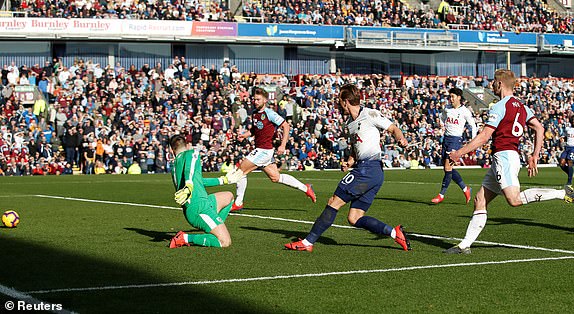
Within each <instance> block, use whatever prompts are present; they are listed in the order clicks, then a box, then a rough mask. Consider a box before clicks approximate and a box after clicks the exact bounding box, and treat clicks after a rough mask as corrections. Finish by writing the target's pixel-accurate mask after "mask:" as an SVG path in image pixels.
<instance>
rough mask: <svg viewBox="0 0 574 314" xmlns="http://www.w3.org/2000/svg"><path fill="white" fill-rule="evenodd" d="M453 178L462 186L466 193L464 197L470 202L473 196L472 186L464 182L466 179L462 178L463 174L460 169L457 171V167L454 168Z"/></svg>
mask: <svg viewBox="0 0 574 314" xmlns="http://www.w3.org/2000/svg"><path fill="white" fill-rule="evenodd" d="M452 180H453V181H454V183H456V184H457V185H458V186H459V187H460V189H461V190H462V192H463V193H464V198H465V200H466V203H467V204H468V203H469V202H470V199H471V197H472V190H471V188H470V186H468V185H466V183H464V181H463V180H462V176H461V175H460V173H459V172H458V171H456V169H452Z"/></svg>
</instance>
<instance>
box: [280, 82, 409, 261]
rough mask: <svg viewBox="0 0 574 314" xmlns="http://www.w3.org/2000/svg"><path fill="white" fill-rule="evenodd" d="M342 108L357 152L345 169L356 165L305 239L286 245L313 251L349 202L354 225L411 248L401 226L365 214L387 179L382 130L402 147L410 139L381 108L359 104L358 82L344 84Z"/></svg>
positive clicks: (343, 167) (345, 165)
mask: <svg viewBox="0 0 574 314" xmlns="http://www.w3.org/2000/svg"><path fill="white" fill-rule="evenodd" d="M339 110H340V111H341V112H342V113H343V114H344V115H348V116H350V118H349V120H348V121H347V129H348V131H349V134H350V135H351V141H350V142H351V144H352V145H351V147H352V149H353V156H354V157H353V156H351V157H349V158H348V159H347V161H346V162H343V164H342V170H343V171H347V169H348V168H349V167H352V166H353V165H354V166H355V168H354V169H353V170H351V172H349V173H347V175H345V176H344V177H343V179H341V181H340V182H339V185H338V186H337V189H336V190H335V193H334V194H333V196H332V197H331V198H330V199H329V200H328V201H327V206H326V207H325V209H324V210H323V213H321V215H320V216H319V218H317V220H315V223H314V224H313V227H312V228H311V232H310V233H309V235H307V237H306V238H305V239H303V240H299V241H296V242H292V243H287V244H285V248H286V249H289V250H296V251H309V252H311V251H313V244H314V243H315V242H316V241H317V240H318V239H319V237H320V236H321V235H322V234H323V232H325V231H326V230H327V229H328V228H329V227H330V226H331V225H332V224H333V221H335V217H336V216H337V213H338V212H339V209H340V208H341V207H343V206H344V205H345V204H347V203H349V202H350V203H351V208H350V210H349V215H348V216H347V220H348V221H349V223H350V224H351V225H353V226H355V227H357V228H363V229H367V230H369V231H371V232H373V233H376V234H384V235H387V236H390V237H392V238H393V239H395V241H396V242H397V243H398V244H400V245H401V247H402V248H403V250H405V251H407V250H409V249H410V243H409V240H408V239H407V237H406V234H405V233H404V231H403V228H402V226H400V225H398V226H396V227H394V228H393V227H391V226H389V225H387V224H385V223H384V222H382V221H380V220H378V219H376V218H374V217H371V216H366V215H365V213H366V212H367V210H368V209H369V207H370V206H371V204H372V203H373V200H374V199H375V196H376V195H377V192H378V191H379V189H380V188H381V185H382V184H383V181H384V173H383V165H382V162H381V146H380V145H379V141H380V131H379V130H387V132H389V133H390V134H392V135H393V137H394V138H395V139H396V140H397V142H398V143H399V144H400V145H401V146H403V147H404V146H407V144H408V143H407V140H406V139H405V137H404V135H403V132H401V130H400V129H399V128H398V127H397V126H395V125H394V124H392V123H391V121H389V119H387V118H385V117H384V116H383V115H382V114H381V112H379V111H378V110H374V109H369V108H365V107H362V106H360V92H359V89H358V88H357V87H356V86H355V85H351V84H347V85H344V86H343V87H342V88H341V92H340V94H339Z"/></svg>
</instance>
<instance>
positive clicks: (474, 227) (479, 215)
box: [458, 209, 487, 249]
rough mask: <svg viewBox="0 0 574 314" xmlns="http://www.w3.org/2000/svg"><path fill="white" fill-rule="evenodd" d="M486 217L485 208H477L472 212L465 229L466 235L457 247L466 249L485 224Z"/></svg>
mask: <svg viewBox="0 0 574 314" xmlns="http://www.w3.org/2000/svg"><path fill="white" fill-rule="evenodd" d="M486 218H487V217H486V209H479V210H477V211H475V212H474V213H473V215H472V219H471V220H470V222H469V223H468V228H467V229H466V235H465V236H464V239H463V240H462V242H460V244H459V245H458V247H460V248H461V249H466V248H467V247H470V246H471V245H472V243H473V242H474V241H475V240H476V238H478V235H480V233H481V232H482V229H483V228H484V226H485V225H486Z"/></svg>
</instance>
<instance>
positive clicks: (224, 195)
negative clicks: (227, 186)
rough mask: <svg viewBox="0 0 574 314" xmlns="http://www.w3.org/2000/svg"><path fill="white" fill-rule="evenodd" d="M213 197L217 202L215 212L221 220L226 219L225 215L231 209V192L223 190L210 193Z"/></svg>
mask: <svg viewBox="0 0 574 314" xmlns="http://www.w3.org/2000/svg"><path fill="white" fill-rule="evenodd" d="M212 195H213V197H215V201H216V203H217V213H218V215H219V217H221V219H223V221H225V219H227V215H229V212H230V211H231V207H232V206H233V193H231V192H228V191H225V192H217V193H213V194H212Z"/></svg>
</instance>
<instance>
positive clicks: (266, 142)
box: [231, 88, 317, 211]
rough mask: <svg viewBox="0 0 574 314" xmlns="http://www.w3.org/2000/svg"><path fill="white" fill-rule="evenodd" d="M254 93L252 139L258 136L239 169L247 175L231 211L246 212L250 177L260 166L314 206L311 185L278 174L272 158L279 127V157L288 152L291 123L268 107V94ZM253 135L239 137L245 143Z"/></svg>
mask: <svg viewBox="0 0 574 314" xmlns="http://www.w3.org/2000/svg"><path fill="white" fill-rule="evenodd" d="M253 94H254V96H253V100H254V101H255V108H256V112H254V113H253V127H252V128H251V130H253V136H254V137H255V150H253V151H252V152H251V153H250V154H249V155H248V156H247V157H245V158H244V159H243V161H242V162H241V164H240V165H239V169H241V171H242V172H243V173H244V174H245V176H244V177H243V178H241V179H240V180H239V182H237V198H236V199H235V202H234V203H233V206H232V208H231V211H238V210H241V209H243V197H244V196H245V190H246V189H247V174H248V173H250V172H251V171H253V170H255V169H257V168H258V167H262V168H263V172H265V174H266V175H267V177H269V179H271V182H274V183H277V182H279V183H283V184H285V185H288V186H290V187H292V188H296V189H299V190H300V191H301V192H304V193H305V194H306V195H307V196H308V197H309V198H310V199H311V200H312V201H313V203H315V202H316V201H317V198H316V197H315V191H314V190H313V187H312V186H311V184H303V183H301V182H300V181H299V180H297V179H295V178H294V177H293V176H291V175H288V174H284V173H279V170H278V169H277V165H276V164H275V157H274V156H273V155H274V152H275V149H274V148H273V138H274V137H275V132H276V131H277V127H281V128H282V129H283V138H282V139H281V144H280V145H279V147H278V148H277V154H278V155H283V153H285V145H287V140H288V139H289V129H290V126H289V123H287V122H286V121H285V119H283V117H281V116H280V115H278V114H277V113H276V112H275V111H273V110H271V109H270V108H267V101H268V100H269V94H268V93H267V92H266V91H265V90H264V89H262V88H255V91H254V93H253ZM251 135H252V134H251V132H250V131H246V132H244V133H241V134H239V135H238V136H237V138H238V139H239V140H240V141H242V140H244V139H246V138H248V137H250V136H251Z"/></svg>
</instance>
